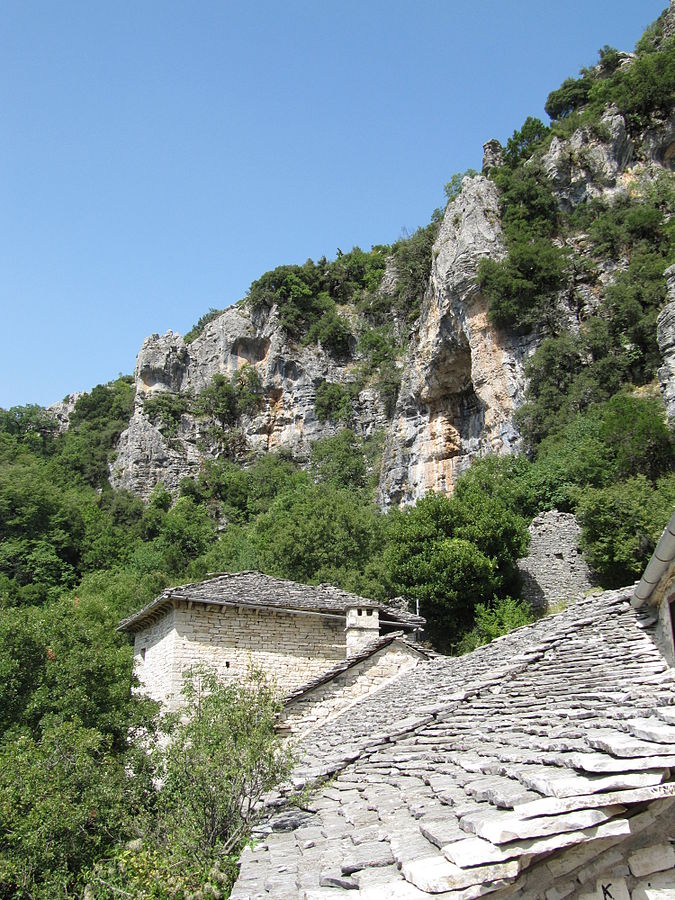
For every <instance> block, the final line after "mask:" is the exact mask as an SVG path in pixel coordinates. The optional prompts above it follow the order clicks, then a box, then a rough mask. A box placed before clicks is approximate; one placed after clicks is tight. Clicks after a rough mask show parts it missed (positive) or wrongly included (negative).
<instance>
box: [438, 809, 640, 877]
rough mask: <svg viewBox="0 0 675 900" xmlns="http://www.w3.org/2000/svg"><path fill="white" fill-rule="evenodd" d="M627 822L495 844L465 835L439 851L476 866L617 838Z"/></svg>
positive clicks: (625, 831)
mask: <svg viewBox="0 0 675 900" xmlns="http://www.w3.org/2000/svg"><path fill="white" fill-rule="evenodd" d="M630 833H631V831H630V823H629V822H628V820H626V819H612V820H611V821H609V822H603V823H602V824H601V825H596V826H594V827H591V828H585V829H583V830H579V831H567V832H561V833H559V834H553V835H551V836H550V837H541V838H531V839H529V840H521V841H510V842H508V843H506V844H502V845H500V846H495V845H494V844H492V843H490V841H487V840H483V839H482V838H467V839H465V840H463V841H458V842H456V843H455V844H449V845H448V846H447V847H443V848H442V849H443V854H444V856H446V857H447V858H448V859H449V860H450V861H451V862H453V863H455V864H456V865H458V866H461V867H462V868H466V867H467V866H480V865H485V864H487V863H493V862H506V861H507V860H509V859H517V858H521V857H525V858H526V860H529V858H530V857H532V856H535V855H539V854H543V853H552V852H553V851H555V850H562V849H563V847H571V846H573V845H574V844H588V843H591V842H593V841H596V840H604V839H605V838H609V837H620V836H622V835H626V834H630Z"/></svg>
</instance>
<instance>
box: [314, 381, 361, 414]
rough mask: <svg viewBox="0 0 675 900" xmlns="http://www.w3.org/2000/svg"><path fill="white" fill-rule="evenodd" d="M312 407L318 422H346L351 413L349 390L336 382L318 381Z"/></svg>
mask: <svg viewBox="0 0 675 900" xmlns="http://www.w3.org/2000/svg"><path fill="white" fill-rule="evenodd" d="M314 409H315V410H316V415H317V418H318V420H319V422H326V421H329V420H330V421H333V422H348V421H349V420H350V419H351V418H352V415H353V409H352V401H351V397H350V394H349V391H348V390H347V388H345V387H344V386H343V385H341V384H339V383H337V382H336V383H331V382H328V381H321V382H319V385H318V387H317V389H316V397H315V399H314Z"/></svg>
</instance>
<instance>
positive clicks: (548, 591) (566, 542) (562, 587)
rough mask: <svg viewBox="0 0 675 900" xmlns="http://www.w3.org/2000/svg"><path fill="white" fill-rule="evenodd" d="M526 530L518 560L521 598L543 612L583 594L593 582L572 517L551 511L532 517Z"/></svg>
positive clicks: (578, 532)
mask: <svg viewBox="0 0 675 900" xmlns="http://www.w3.org/2000/svg"><path fill="white" fill-rule="evenodd" d="M529 530H530V546H529V549H528V553H527V556H526V557H524V558H523V559H519V560H518V569H519V570H520V575H521V579H522V589H521V596H522V597H523V599H524V600H527V602H528V603H529V604H530V606H531V607H532V609H534V610H538V611H542V610H545V609H546V608H547V607H548V606H549V605H554V604H560V603H567V602H569V601H570V600H574V599H578V598H579V597H582V596H583V595H584V594H586V593H587V592H588V591H589V590H590V589H591V588H592V587H593V581H592V579H591V573H590V570H589V568H588V565H587V563H586V560H585V559H584V558H583V556H582V555H581V550H580V549H579V543H580V540H581V528H580V527H579V525H578V524H577V520H576V519H575V518H574V516H573V515H572V514H571V513H563V512H558V510H557V509H551V510H548V511H547V512H543V513H540V514H539V515H538V516H535V518H534V519H533V520H532V522H531V524H530V529H529Z"/></svg>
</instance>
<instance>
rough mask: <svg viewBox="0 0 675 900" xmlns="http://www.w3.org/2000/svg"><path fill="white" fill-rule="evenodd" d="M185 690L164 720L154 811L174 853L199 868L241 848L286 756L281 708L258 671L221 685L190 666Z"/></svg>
mask: <svg viewBox="0 0 675 900" xmlns="http://www.w3.org/2000/svg"><path fill="white" fill-rule="evenodd" d="M184 693H185V698H186V701H187V705H186V707H185V708H183V709H182V710H181V713H180V716H177V717H173V718H172V719H170V720H169V723H168V724H169V733H170V735H171V741H170V743H169V744H168V746H167V748H166V750H165V751H164V754H163V765H162V768H163V786H162V790H161V793H160V796H159V815H160V822H161V830H162V831H165V833H166V836H167V838H166V839H167V842H168V844H169V845H170V846H171V848H172V851H173V854H175V856H176V857H177V858H182V859H183V860H184V863H185V865H186V866H188V867H189V868H193V867H194V866H195V863H196V864H197V866H199V867H200V868H201V866H200V863H201V864H202V866H203V864H204V863H205V862H210V861H212V860H213V859H215V858H216V856H225V855H228V854H230V853H232V852H233V851H235V850H237V849H239V848H240V847H242V846H243V844H244V842H245V841H246V839H247V838H248V834H249V830H250V828H251V826H252V824H253V822H254V821H255V818H256V816H257V815H259V812H260V809H259V801H260V799H261V797H262V795H263V794H264V793H265V792H267V791H269V790H271V789H272V788H273V787H275V786H276V785H277V784H278V782H279V781H281V780H282V779H283V778H284V777H285V776H286V775H287V774H288V773H289V771H290V766H291V763H292V756H291V754H290V752H289V750H288V749H287V748H284V747H283V745H282V741H281V738H280V737H279V736H278V735H277V734H276V733H275V730H274V726H275V723H276V715H277V713H278V712H279V710H280V708H281V707H280V704H279V702H278V700H277V699H276V695H275V689H274V686H273V685H270V684H268V683H267V681H266V680H265V678H264V676H263V674H262V673H261V672H256V671H252V672H251V673H250V674H249V677H248V679H247V680H245V681H232V682H231V683H227V684H226V683H223V682H219V681H218V680H217V679H216V677H215V675H213V674H212V673H209V672H208V671H204V672H197V671H194V672H192V673H191V677H189V678H188V680H187V682H186V685H185V691H184ZM214 852H215V855H214Z"/></svg>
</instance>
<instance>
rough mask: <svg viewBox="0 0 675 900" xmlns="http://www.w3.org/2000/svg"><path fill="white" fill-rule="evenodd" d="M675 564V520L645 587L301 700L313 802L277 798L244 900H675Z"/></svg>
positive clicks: (252, 854)
mask: <svg viewBox="0 0 675 900" xmlns="http://www.w3.org/2000/svg"><path fill="white" fill-rule="evenodd" d="M674 561H675V515H674V516H673V518H672V519H671V522H670V524H669V527H668V528H667V529H666V531H665V532H664V535H663V537H662V539H661V541H660V543H659V545H658V547H657V550H656V552H655V554H654V557H653V558H652V561H651V562H650V564H649V566H648V568H647V570H646V572H645V576H644V578H643V579H642V581H641V582H640V584H639V585H638V586H637V587H629V588H625V589H622V590H617V591H609V592H605V593H603V594H598V595H594V596H591V597H588V598H580V599H578V600H577V601H576V602H573V603H572V604H570V605H569V606H568V607H567V608H566V609H564V610H563V612H561V613H559V614H558V615H556V616H550V617H548V618H544V619H540V620H539V621H538V622H536V623H535V624H533V625H529V626H525V627H523V628H520V629H517V630H516V631H513V632H511V633H510V634H508V635H506V636H504V637H502V638H499V639H497V640H495V641H493V642H492V643H490V644H488V645H486V646H484V647H480V648H479V649H477V650H476V651H474V652H473V653H470V654H468V655H466V656H463V657H458V658H447V657H441V656H433V655H432V656H430V657H429V658H427V659H421V660H419V661H418V662H417V664H416V665H415V666H414V667H412V668H410V669H409V670H407V671H403V672H401V673H400V674H398V675H396V676H394V677H393V678H389V679H387V680H385V683H384V684H383V686H382V687H380V688H379V689H378V690H375V691H371V692H370V693H368V694H367V696H364V697H358V696H356V697H354V699H353V701H352V702H351V703H350V704H349V705H348V706H347V707H346V708H345V707H343V708H342V709H341V710H339V711H337V712H335V711H334V712H333V714H331V715H330V716H329V718H328V719H327V720H325V719H324V720H322V719H321V717H320V716H319V717H318V719H317V718H315V719H314V720H313V721H312V720H311V719H312V716H313V715H315V711H316V710H317V706H315V705H313V704H311V703H308V704H307V707H306V710H305V711H304V714H303V713H302V711H301V710H300V708H299V706H298V703H297V700H296V703H295V711H294V709H293V707H294V704H293V703H291V704H290V705H289V707H288V708H287V714H288V715H289V716H294V715H295V716H296V721H295V722H294V723H293V730H294V732H295V734H296V735H297V738H296V739H297V741H298V751H299V754H300V762H299V764H298V765H297V767H296V770H295V772H294V774H293V778H292V781H293V785H294V787H295V788H296V789H297V788H298V787H301V786H302V785H303V784H305V785H308V786H312V785H313V786H314V791H313V792H312V793H310V795H309V799H305V801H304V802H303V804H302V809H300V808H298V807H297V806H293V805H287V804H286V803H285V797H286V796H287V794H286V793H284V792H282V793H281V794H280V795H278V796H276V797H274V798H270V799H269V806H268V810H267V814H266V816H265V818H264V820H263V824H262V825H261V826H260V827H259V829H257V838H258V841H257V843H255V844H254V846H253V847H250V848H247V849H246V850H245V851H244V853H243V855H242V859H241V870H240V875H239V879H238V881H237V883H236V884H235V887H234V889H233V892H232V895H231V897H232V900H270V898H274V900H340V898H342V897H344V898H345V900H424V898H429V897H434V898H437V900H438V898H444V900H472V898H475V897H479V896H483V895H488V894H489V895H491V896H494V897H495V898H496V900H501V898H506V897H513V898H521V900H562V898H569V900H591V898H597V900H667V898H673V897H675V851H674V849H673V843H674V842H675V779H674V778H673V777H671V771H673V770H675V677H674V672H675V670H674V669H673V668H671V666H672V664H673V660H674V657H673V626H672V615H673V606H674V605H675V571H674V570H675V562H674ZM396 640H401V639H398V638H397V639H396ZM392 643H395V641H392ZM347 671H348V669H346V670H345V671H344V672H343V674H346V672H347ZM321 689H322V687H321V685H319V684H317V685H316V686H315V690H319V691H321ZM309 694H311V689H310V690H309V691H308V692H307V693H305V696H308V695H309ZM299 695H300V696H302V695H303V692H302V691H300V692H299ZM327 700H328V701H329V700H330V698H329V697H328V698H326V697H322V699H321V702H327ZM303 715H304V716H305V717H306V718H305V721H306V722H307V723H308V725H309V727H308V728H306V729H305V730H304V731H303V728H302V720H303ZM288 793H291V789H290V787H289V789H288Z"/></svg>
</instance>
